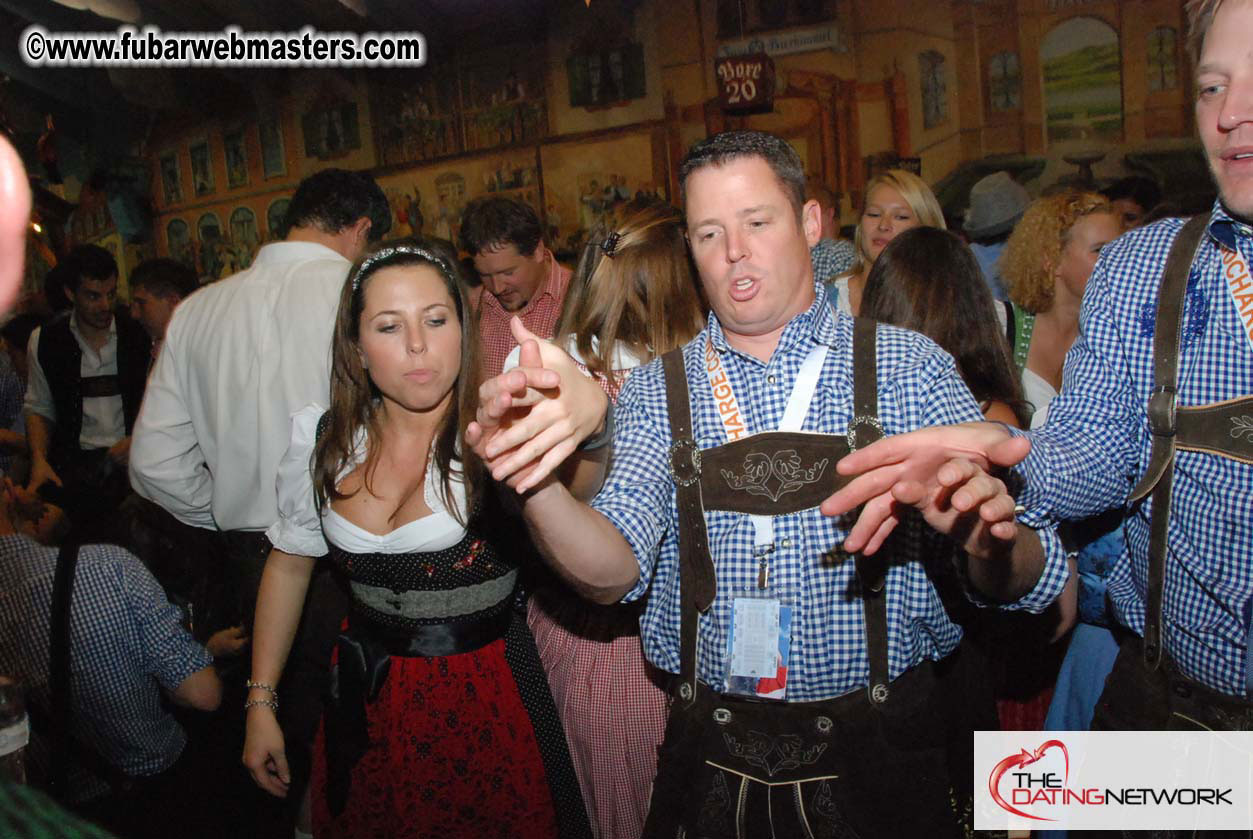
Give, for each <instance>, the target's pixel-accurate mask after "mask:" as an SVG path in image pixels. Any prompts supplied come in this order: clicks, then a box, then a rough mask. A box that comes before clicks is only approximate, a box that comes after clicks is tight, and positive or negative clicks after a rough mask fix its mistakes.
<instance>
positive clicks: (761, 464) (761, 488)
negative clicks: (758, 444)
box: [721, 449, 828, 501]
mask: <svg viewBox="0 0 1253 839" xmlns="http://www.w3.org/2000/svg"><path fill="white" fill-rule="evenodd" d="M827 462H828V461H827V458H825V457H824V458H823V459H822V460H819V461H817V462H816V463H814V464H813V465H812V466H810V467H809V468H807V469H803V468H801V459H800V456H799V455H797V454H796V450H795V449H784V450H783V451H780V452H776V453H775V454H774V455H767V454H763V453H762V452H752V453H751V454H749V455H747V456H746V457H745V458H744V467H743V469H742V470H741V471H740V473H739V474H736V473H735V472H731V471H730V470H727V469H723V470H721V471H722V478H723V480H725V481H726V482H727V486H729V487H731V489H735V490H743V491H744V492H747V493H750V494H752V495H764V496H766V497H767V498H769V499H770V500H771V501H778V500H779V499H780V498H782V497H783V496H784V495H787V494H788V493H789V492H795V491H796V490H798V489H800V488H801V487H803V486H805V485H806V484H813V483H817V482H818V481H819V480H821V479H822V473H823V472H825V471H826V468H827Z"/></svg>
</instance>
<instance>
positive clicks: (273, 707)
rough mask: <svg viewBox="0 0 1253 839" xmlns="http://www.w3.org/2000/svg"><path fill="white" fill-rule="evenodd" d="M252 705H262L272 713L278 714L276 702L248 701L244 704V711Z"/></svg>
mask: <svg viewBox="0 0 1253 839" xmlns="http://www.w3.org/2000/svg"><path fill="white" fill-rule="evenodd" d="M253 705H264V706H265V707H267V708H269V709H270V710H271V711H273V712H274V713H275V714H277V713H278V702H277V701H275V700H273V699H249V700H248V701H247V702H245V703H244V710H245V711H247V710H248V709H249V708H251V707H252V706H253Z"/></svg>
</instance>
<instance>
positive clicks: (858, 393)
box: [848, 318, 890, 706]
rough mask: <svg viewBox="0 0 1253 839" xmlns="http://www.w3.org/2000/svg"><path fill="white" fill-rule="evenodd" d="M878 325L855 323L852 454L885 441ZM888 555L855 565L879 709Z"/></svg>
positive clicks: (884, 672)
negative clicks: (880, 412)
mask: <svg viewBox="0 0 1253 839" xmlns="http://www.w3.org/2000/svg"><path fill="white" fill-rule="evenodd" d="M875 332H876V324H875V322H874V321H873V320H870V319H869V318H857V319H856V320H855V321H854V322H853V421H852V422H851V423H849V427H848V445H849V449H850V450H851V451H856V450H857V449H858V448H861V447H862V446H868V445H870V444H871V443H873V442H874V441H876V440H878V439H880V438H881V437H883V426H882V425H881V424H880V423H879V385H878V375H877V373H876V367H877V357H876V350H875V343H876V342H875ZM886 554H887V551H886V549H884V548H880V549H879V551H878V552H877V553H876V554H875V555H874V556H863V555H862V554H857V555H856V556H855V557H854V562H855V563H856V568H857V579H858V581H859V582H860V583H861V602H862V621H863V623H864V627H865V633H866V658H867V660H868V661H869V664H870V682H869V683H868V684H867V686H866V692H867V695H868V696H869V697H870V703H871V704H872V705H875V706H878V705H882V704H883V703H884V702H886V701H887V698H888V684H889V681H890V680H889V678H888V676H889V671H888V604H887V587H886V586H885V585H884V583H885V576H886V573H887V556H886Z"/></svg>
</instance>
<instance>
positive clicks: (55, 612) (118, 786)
mask: <svg viewBox="0 0 1253 839" xmlns="http://www.w3.org/2000/svg"><path fill="white" fill-rule="evenodd" d="M78 549H79V544H78V540H77V539H75V538H73V535H72V534H71V536H69V537H67V538H66V540H65V542H64V543H63V544H62V545H61V549H60V552H59V553H58V554H57V568H56V572H55V574H54V575H53V578H52V610H51V612H52V613H51V615H50V623H49V625H48V630H49V644H48V689H49V691H50V692H51V694H52V698H51V703H52V714H51V717H49V716H48V715H47V714H45V713H44V711H43V709H42V708H40V707H39V706H38V705H35V704H34V703H32V704H31V705H30V707H29V708H28V712H29V713H30V717H31V722H32V723H33V724H34V726H35V728H36V730H37V731H44V732H47V737H48V746H49V752H50V754H51V761H52V765H51V767H50V774H49V778H48V781H49V786H50V788H51V790H50V791H51V792H52V793H53V795H55V796H56V797H58V798H61V799H65V798H67V797H68V795H69V793H70V790H69V780H68V776H69V767H70V764H71V762H77V763H78V764H79V765H81V766H83V767H84V768H86V769H88V770H89V771H91V772H92V773H94V774H95V775H96V776H97V777H99V778H101V779H103V780H104V781H106V782H107V783H108V784H109V786H110V788H111V789H112V790H113V791H114V792H115V793H119V792H125V791H127V790H128V789H130V788H131V787H132V786H133V784H134V781H133V779H131V778H130V777H129V776H127V775H126V774H125V773H124V772H122V771H121V770H120V769H118V768H117V767H116V766H114V765H113V764H111V763H109V762H108V761H107V760H106V759H105V758H104V756H103V755H101V754H100V752H99V751H97V750H96V749H95V748H94V747H92V746H91V745H89V744H87V743H85V742H83V741H82V740H81V739H79V738H78V737H76V736H75V735H74V732H73V730H72V729H71V724H72V721H73V719H74V710H73V691H72V684H71V681H70V669H71V668H70V604H71V602H72V600H73V595H74V574H75V571H76V570H77V569H78Z"/></svg>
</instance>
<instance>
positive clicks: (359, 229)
mask: <svg viewBox="0 0 1253 839" xmlns="http://www.w3.org/2000/svg"><path fill="white" fill-rule="evenodd" d="M373 226H374V222H372V221H370V220H369V219H368V218H366V217H365V216H362V217H361V218H359V219H357V223H356V224H354V225H353V228H352V232H353V235H354V236H359V237H361V241H362V242H369V241H370V228H371V227H373Z"/></svg>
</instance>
